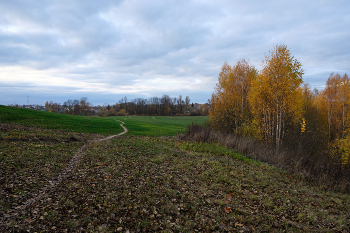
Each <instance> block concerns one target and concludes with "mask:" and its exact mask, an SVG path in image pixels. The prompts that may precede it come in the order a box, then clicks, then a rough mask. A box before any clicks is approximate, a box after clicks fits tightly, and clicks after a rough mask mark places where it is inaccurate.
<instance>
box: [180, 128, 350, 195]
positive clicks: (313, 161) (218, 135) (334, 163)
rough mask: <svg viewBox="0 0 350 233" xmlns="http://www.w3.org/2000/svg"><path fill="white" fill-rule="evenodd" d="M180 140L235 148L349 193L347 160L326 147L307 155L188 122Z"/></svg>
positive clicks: (349, 179)
mask: <svg viewBox="0 0 350 233" xmlns="http://www.w3.org/2000/svg"><path fill="white" fill-rule="evenodd" d="M179 138H180V139H181V140H188V141H196V142H207V143H219V144H220V145H224V146H227V147H229V148H232V149H235V150H237V151H239V152H240V153H243V154H244V155H245V156H247V157H249V158H253V159H257V160H260V161H263V162H266V163H268V164H272V165H274V166H275V167H277V168H281V169H284V170H286V171H288V172H290V173H293V174H298V175H301V176H304V177H305V178H307V179H309V180H310V181H313V182H315V183H317V184H318V185H323V186H325V187H327V188H331V189H332V190H334V191H340V192H344V193H350V164H347V165H343V164H341V161H340V160H335V159H334V158H330V157H329V156H328V152H327V151H319V152H318V153H316V154H313V155H310V154H307V153H306V152H305V150H302V149H301V148H298V147H296V148H289V149H283V148H282V149H280V150H279V151H278V152H276V149H275V147H274V146H271V145H268V144H265V143H262V142H260V141H258V140H256V139H254V138H249V137H242V136H239V135H235V134H228V133H225V132H220V131H215V130H212V129H211V128H210V127H206V126H200V125H192V126H189V129H188V131H187V133H186V134H185V135H180V136H179Z"/></svg>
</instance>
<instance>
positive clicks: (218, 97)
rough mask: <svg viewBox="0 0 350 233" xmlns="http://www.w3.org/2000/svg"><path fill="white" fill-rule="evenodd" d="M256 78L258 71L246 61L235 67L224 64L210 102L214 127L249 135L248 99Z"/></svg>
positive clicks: (250, 116)
mask: <svg viewBox="0 0 350 233" xmlns="http://www.w3.org/2000/svg"><path fill="white" fill-rule="evenodd" d="M256 76H257V71H256V69H255V68H254V67H253V66H251V65H249V63H248V62H247V61H245V60H244V59H243V60H240V61H238V62H237V64H236V65H235V66H233V67H231V66H230V65H228V64H227V63H224V65H223V66H222V69H221V72H220V74H219V79H218V81H219V82H218V84H217V85H216V88H215V92H214V93H213V95H212V98H211V101H210V103H211V111H210V121H211V123H212V124H213V126H214V127H216V128H221V129H226V130H228V131H232V132H235V133H240V134H242V133H243V134H244V133H247V130H246V129H247V128H248V125H250V123H251V121H252V114H251V109H250V102H249V98H248V97H249V93H250V87H251V83H252V81H253V80H254V79H255V78H256Z"/></svg>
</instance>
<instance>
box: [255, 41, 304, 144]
mask: <svg viewBox="0 0 350 233" xmlns="http://www.w3.org/2000/svg"><path fill="white" fill-rule="evenodd" d="M302 75H303V70H302V69H301V64H300V63H299V62H298V61H297V60H296V59H294V57H293V56H292V55H291V53H290V51H289V50H288V49H287V46H285V45H280V46H278V45H277V46H275V47H274V48H273V49H272V50H271V51H270V54H269V55H267V56H265V59H264V60H263V70H262V71H261V73H260V74H259V75H258V77H257V78H256V79H254V80H253V82H252V90H251V94H250V103H251V105H252V110H253V114H254V118H255V120H256V124H257V125H258V127H259V129H260V133H261V134H262V136H263V138H264V139H265V140H266V141H268V142H272V143H275V144H276V149H277V150H278V148H279V147H280V145H281V144H282V142H283V139H284V136H285V135H286V133H287V129H288V128H290V127H291V126H292V125H297V124H299V123H300V119H301V114H302V99H301V97H302V90H301V84H302V82H303V80H302Z"/></svg>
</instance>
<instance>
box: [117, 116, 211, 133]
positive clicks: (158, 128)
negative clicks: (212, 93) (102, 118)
mask: <svg viewBox="0 0 350 233" xmlns="http://www.w3.org/2000/svg"><path fill="white" fill-rule="evenodd" d="M111 119H112V120H120V121H122V122H124V123H125V127H127V128H128V132H129V134H131V135H140V136H172V135H176V134H177V133H180V132H182V133H183V132H184V131H186V129H187V126H188V125H190V124H192V122H193V123H197V124H204V123H205V122H207V121H208V120H209V117H207V116H176V117H174V116H154V117H152V116H130V117H129V116H127V117H111Z"/></svg>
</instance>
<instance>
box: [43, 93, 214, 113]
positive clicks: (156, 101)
mask: <svg viewBox="0 0 350 233" xmlns="http://www.w3.org/2000/svg"><path fill="white" fill-rule="evenodd" d="M45 109H46V110H48V111H50V112H56V113H64V114H71V115H86V116H88V115H98V116H103V117H106V116H125V115H144V116H206V115H208V114H209V104H208V103H206V104H197V103H191V100H190V97H189V96H186V97H185V98H183V97H182V95H180V96H179V97H177V98H176V97H175V98H171V97H170V96H169V95H163V96H162V97H161V98H159V97H152V98H148V99H144V98H136V99H132V100H128V98H127V97H126V96H125V97H123V98H122V99H121V100H119V101H118V103H115V104H112V105H110V104H104V105H103V106H100V105H97V106H93V104H91V103H90V102H88V101H87V98H86V97H83V98H81V99H80V100H76V99H75V100H67V101H65V102H64V103H63V104H58V103H53V102H52V101H50V102H49V101H47V102H46V103H45Z"/></svg>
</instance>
